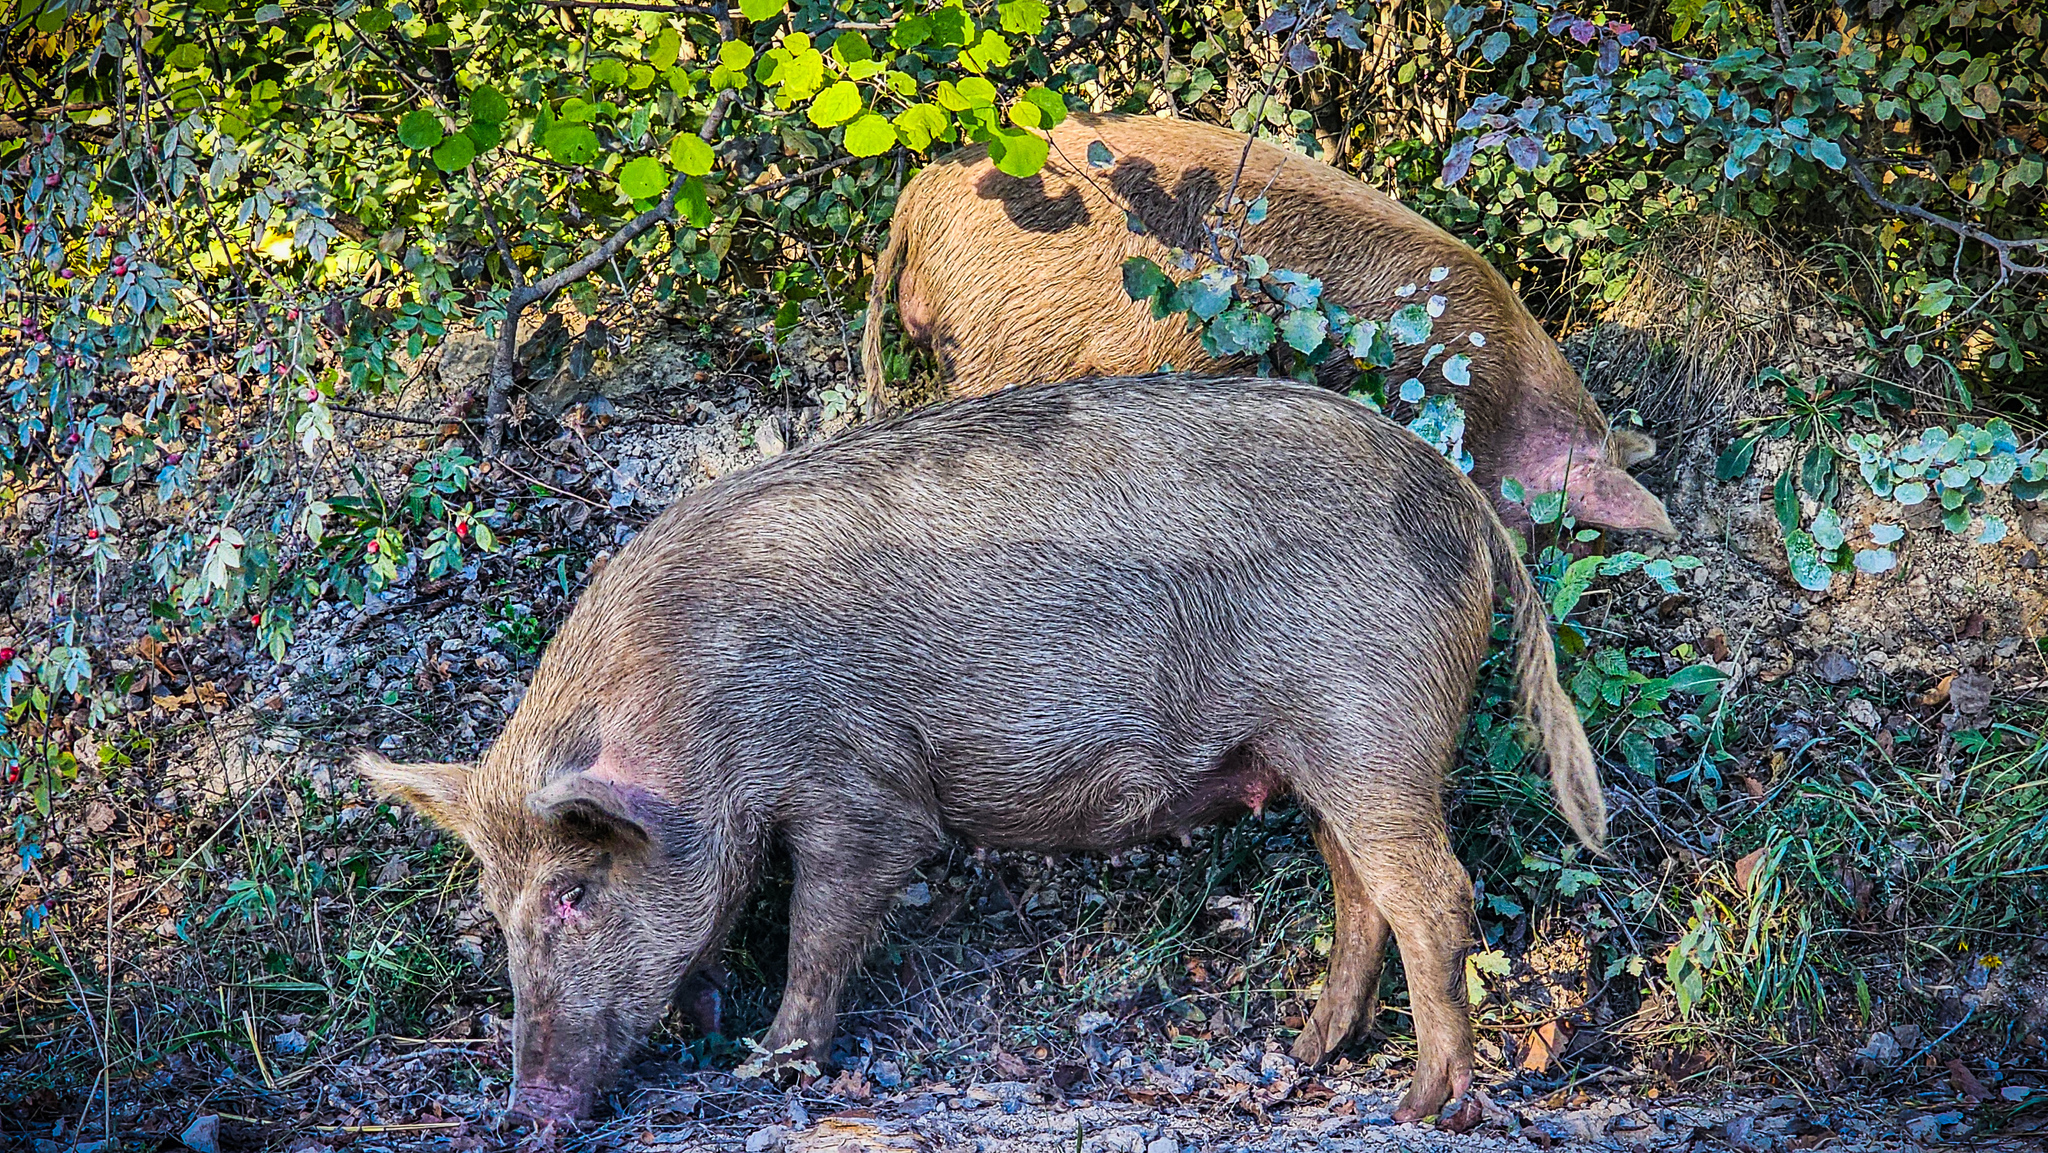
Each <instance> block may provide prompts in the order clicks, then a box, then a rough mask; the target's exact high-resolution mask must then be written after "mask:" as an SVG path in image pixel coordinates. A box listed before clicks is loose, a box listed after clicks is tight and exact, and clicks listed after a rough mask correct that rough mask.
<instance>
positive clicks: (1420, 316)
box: [1387, 304, 1433, 344]
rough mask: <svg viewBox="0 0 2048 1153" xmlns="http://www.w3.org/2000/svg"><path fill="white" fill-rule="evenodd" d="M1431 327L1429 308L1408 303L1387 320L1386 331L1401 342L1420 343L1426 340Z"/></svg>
mask: <svg viewBox="0 0 2048 1153" xmlns="http://www.w3.org/2000/svg"><path fill="white" fill-rule="evenodd" d="M1431 327H1433V325H1432V323H1431V321H1430V318H1429V310H1428V309H1427V308H1424V307H1423V306H1421V305H1419V304H1411V305H1408V306H1407V307H1406V308H1403V309H1401V310H1399V311H1398V312H1396V313H1394V315H1393V317H1392V319H1390V320H1388V321H1387V331H1388V332H1390V333H1391V334H1392V335H1393V337H1394V339H1395V340H1398V341H1400V342H1401V343H1402V344H1421V343H1422V342H1423V341H1425V340H1428V339H1429V332H1430V329H1431Z"/></svg>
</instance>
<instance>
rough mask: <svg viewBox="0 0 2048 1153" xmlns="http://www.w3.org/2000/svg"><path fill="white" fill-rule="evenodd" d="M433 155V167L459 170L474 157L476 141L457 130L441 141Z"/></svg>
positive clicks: (445, 170) (447, 170) (450, 170)
mask: <svg viewBox="0 0 2048 1153" xmlns="http://www.w3.org/2000/svg"><path fill="white" fill-rule="evenodd" d="M433 155H434V167H436V168H439V169H440V170H441V171H443V172H460V171H462V170H463V169H465V168H468V167H469V162H470V161H472V160H475V159H476V142H475V141H473V140H471V139H470V138H469V137H468V136H467V135H465V134H463V133H460V132H458V133H456V134H455V135H453V136H450V137H449V138H448V139H446V140H444V141H442V142H441V145H440V147H438V148H436V149H434V154H433Z"/></svg>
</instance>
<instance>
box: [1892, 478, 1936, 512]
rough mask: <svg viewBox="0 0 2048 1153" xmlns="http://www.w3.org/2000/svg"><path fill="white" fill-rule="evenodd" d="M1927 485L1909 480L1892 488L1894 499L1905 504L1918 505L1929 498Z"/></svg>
mask: <svg viewBox="0 0 2048 1153" xmlns="http://www.w3.org/2000/svg"><path fill="white" fill-rule="evenodd" d="M1927 492H1928V490H1927V486H1926V485H1925V484H1922V483H1921V482H1919V481H1917V480H1915V481H1908V482H1907V483H1905V484H1902V485H1900V486H1899V487H1898V488H1896V489H1893V490H1892V499H1893V500H1896V501H1898V502H1899V503H1900V504H1903V505H1908V506H1910V505H1916V504H1919V503H1920V502H1921V501H1924V500H1926V499H1927Z"/></svg>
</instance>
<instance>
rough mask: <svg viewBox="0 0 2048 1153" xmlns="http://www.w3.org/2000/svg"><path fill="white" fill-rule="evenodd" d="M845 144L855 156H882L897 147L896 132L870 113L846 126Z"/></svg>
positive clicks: (883, 120) (884, 120) (887, 123)
mask: <svg viewBox="0 0 2048 1153" xmlns="http://www.w3.org/2000/svg"><path fill="white" fill-rule="evenodd" d="M845 144H846V150H847V151H848V152H850V153H852V154H853V155H855V156H880V155H881V154H882V153H884V152H887V151H889V150H890V149H891V148H894V147H895V146H896V130H895V129H894V128H892V127H890V126H889V122H888V121H887V120H886V119H884V118H882V117H880V116H877V115H875V114H874V113H872V112H870V113H868V114H867V115H865V116H862V117H861V118H860V119H858V120H856V121H854V122H853V123H851V124H849V125H847V126H846V140H845Z"/></svg>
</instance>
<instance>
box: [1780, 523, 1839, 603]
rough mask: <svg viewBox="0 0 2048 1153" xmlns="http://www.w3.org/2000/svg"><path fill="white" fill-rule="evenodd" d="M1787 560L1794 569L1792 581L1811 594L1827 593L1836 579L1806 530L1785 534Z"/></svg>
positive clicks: (1794, 530) (1795, 530)
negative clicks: (1822, 560)
mask: <svg viewBox="0 0 2048 1153" xmlns="http://www.w3.org/2000/svg"><path fill="white" fill-rule="evenodd" d="M1785 559H1786V562H1787V563H1788V564H1789V565H1790V567H1791V569H1792V579H1793V580H1795V581H1798V582H1799V587H1800V588H1803V589H1806V590H1808V591H1809V592H1826V591H1827V587H1828V585H1829V584H1831V583H1833V581H1834V579H1835V574H1834V572H1833V571H1832V570H1830V569H1829V568H1828V566H1827V565H1825V564H1823V563H1822V562H1821V559H1820V553H1819V551H1818V550H1816V549H1815V548H1814V541H1813V538H1812V537H1811V536H1808V535H1807V533H1806V531H1805V530H1804V529H1793V530H1792V531H1791V532H1788V533H1786V534H1785Z"/></svg>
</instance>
